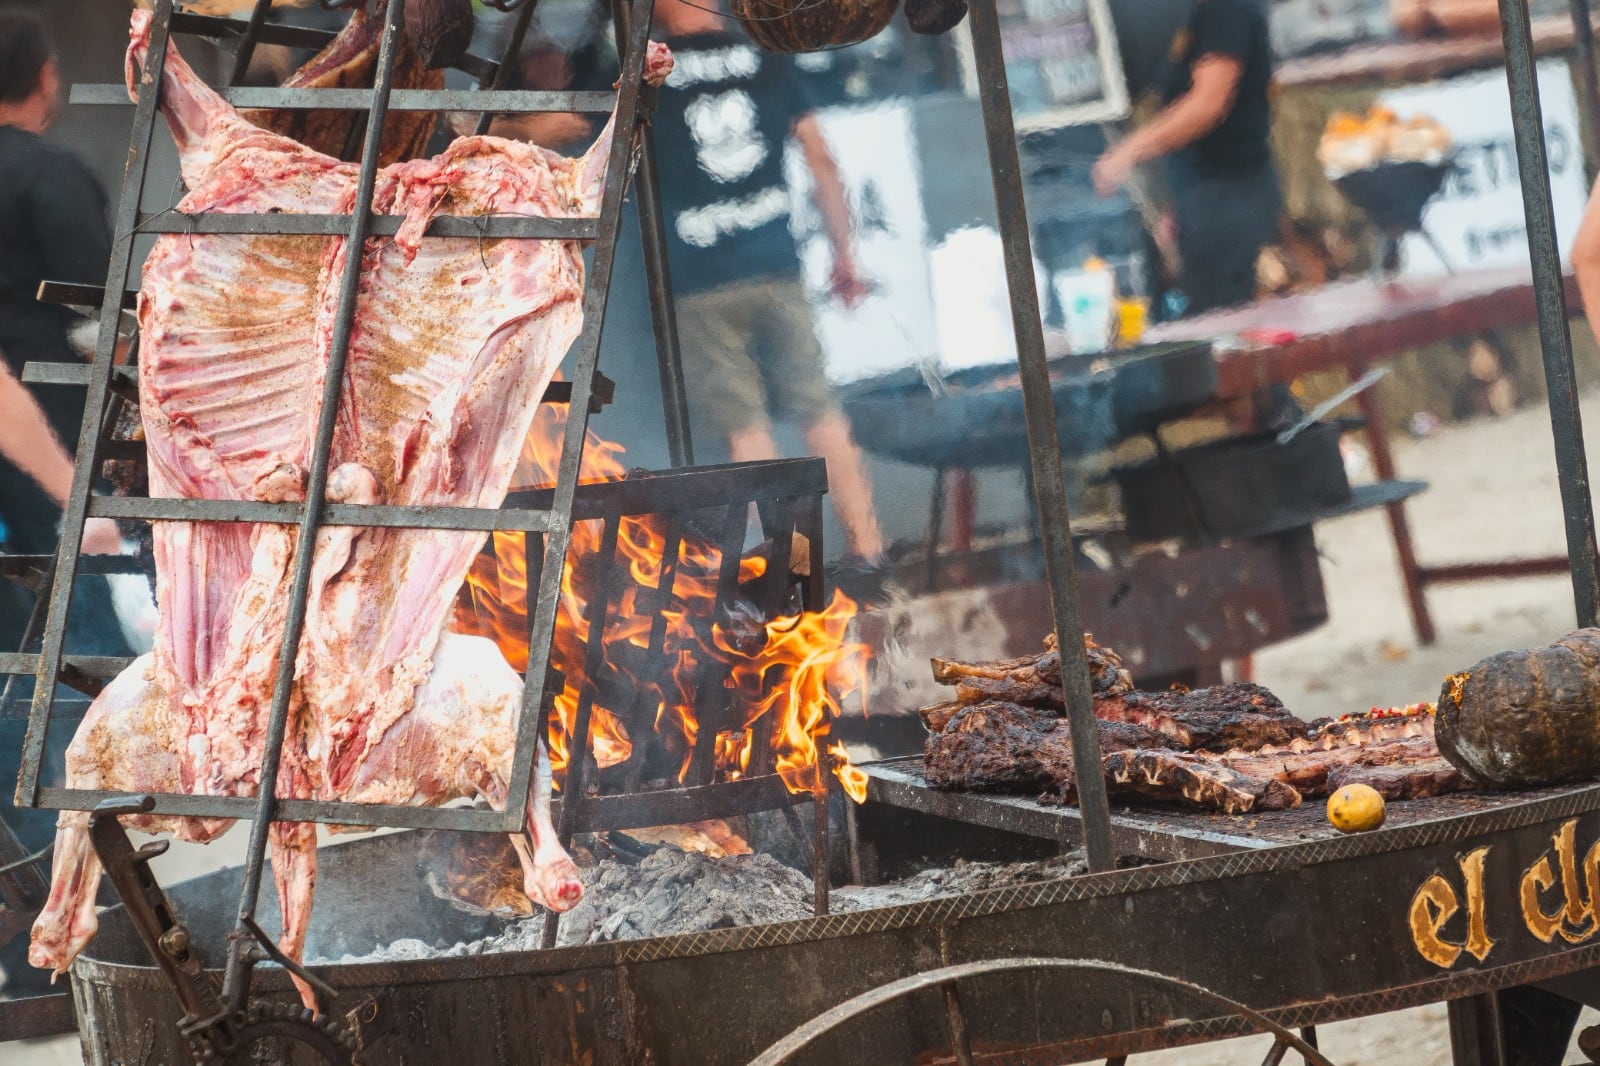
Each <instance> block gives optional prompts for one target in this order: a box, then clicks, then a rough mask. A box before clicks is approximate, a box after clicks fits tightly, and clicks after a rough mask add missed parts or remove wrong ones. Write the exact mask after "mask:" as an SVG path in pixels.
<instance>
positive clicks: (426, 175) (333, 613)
mask: <svg viewBox="0 0 1600 1066" xmlns="http://www.w3.org/2000/svg"><path fill="white" fill-rule="evenodd" d="M131 36H132V41H131V44H130V47H129V50H128V63H127V73H128V85H129V92H130V94H132V95H135V96H137V93H138V92H139V91H140V89H141V88H153V87H152V86H141V85H140V84H139V82H138V79H139V76H140V72H141V70H142V67H143V61H144V58H145V53H146V51H147V50H148V47H149V40H150V15H149V14H148V13H147V12H135V13H134V16H133V25H132V35H131ZM670 70H671V57H670V54H669V53H667V51H666V50H665V49H664V48H661V47H660V46H658V45H652V46H651V51H650V54H649V56H648V57H647V61H646V78H647V79H648V80H649V81H650V82H651V83H652V84H660V83H661V81H663V80H664V79H665V77H666V75H667V73H668V72H669V71H670ZM161 107H162V111H163V114H164V115H165V116H166V118H167V121H168V124H169V126H170V127H171V129H172V132H173V136H174V139H175V141H176V143H177V145H178V149H179V153H180V160H181V164H182V168H183V177H184V180H185V182H186V184H187V186H188V188H189V193H188V195H187V196H186V197H185V198H184V199H183V201H182V202H181V203H180V204H179V209H180V210H182V211H186V212H200V211H206V212H236V213H269V212H284V213H297V214H327V213H337V212H343V211H349V210H350V209H351V207H352V206H353V203H354V198H355V189H356V183H357V171H356V169H355V168H354V167H353V166H351V165H349V164H344V163H339V162H337V161H336V160H333V159H331V158H329V157H327V156H324V155H321V154H319V153H317V152H314V151H312V150H310V149H308V148H306V147H304V146H302V145H300V144H297V143H296V142H294V141H292V140H289V139H287V138H285V137H282V136H280V135H277V134H274V133H270V132H268V131H265V130H261V129H258V128H257V127H255V126H253V125H251V124H250V123H249V122H247V121H245V119H243V118H242V117H241V116H240V115H239V114H238V113H237V112H236V111H235V110H234V109H233V108H232V107H230V106H229V105H228V104H227V103H226V102H225V101H224V100H222V98H221V97H220V96H218V95H217V94H216V93H214V92H212V91H211V90H210V89H209V88H208V87H207V86H206V85H205V84H204V82H202V81H201V80H200V79H199V78H198V77H197V76H196V75H195V74H194V72H193V71H192V70H191V69H190V68H189V67H188V66H187V65H186V64H185V63H184V62H183V60H182V59H181V58H180V57H179V56H178V55H177V53H176V51H175V50H170V51H169V54H168V57H167V63H166V73H165V76H164V79H163V84H162V94H161ZM612 133H613V127H612V126H611V125H608V126H607V128H606V130H605V131H604V132H603V133H602V135H601V136H600V138H599V139H598V140H597V141H596V143H595V144H594V146H593V147H591V148H590V150H589V152H588V153H587V154H586V155H585V156H583V157H582V158H579V159H569V158H566V157H563V156H560V155H557V154H555V153H552V152H548V151H544V150H542V149H539V148H535V147H531V146H528V145H524V144H518V143H514V142H508V141H504V140H500V139H497V138H491V137H469V138H463V139H461V140H458V141H456V142H455V143H454V144H452V145H451V146H450V148H449V149H448V150H447V151H446V152H445V153H443V154H442V155H440V156H438V157H435V158H433V159H427V160H415V161H412V162H408V163H401V164H395V165H392V166H389V167H386V168H384V169H383V170H382V171H381V172H380V173H379V178H378V183H377V188H376V191H375V195H374V203H373V208H374V210H376V211H378V212H381V213H395V214H401V215H404V216H406V221H405V223H404V225H403V226H402V228H401V231H400V232H399V233H398V234H397V235H396V236H395V237H394V238H393V239H392V240H381V239H373V240H371V241H368V242H367V245H366V247H365V248H363V249H362V250H361V255H362V256H363V266H362V275H363V276H362V283H361V295H360V298H359V301H358V304H357V307H356V320H355V324H354V329H353V331H352V335H351V340H350V346H349V352H348V359H347V366H346V373H345V379H344V381H343V383H342V387H341V392H340V400H339V410H338V419H337V428H336V432H335V439H334V442H333V450H332V456H331V459H330V466H331V467H332V468H333V469H332V471H331V474H330V478H329V481H328V491H327V496H328V499H330V500H334V501H338V502H357V503H362V502H364V503H384V504H402V505H403V504H413V505H420V504H428V505H451V506H472V507H495V506H498V505H499V504H500V503H501V502H502V501H503V499H504V497H505V493H506V490H507V486H508V484H509V481H510V478H511V476H512V473H513V471H514V468H515V466H516V460H517V456H518V451H519V448H520V446H521V443H522V440H523V438H524V437H525V435H526V433H527V431H528V427H529V425H530V423H531V421H532V418H533V415H534V411H535V409H536V406H537V403H538V400H539V397H540V396H541V395H542V393H543V391H544V389H545V387H546V386H547V385H548V384H549V381H550V379H551V378H552V376H553V375H554V372H555V370H556V368H557V366H558V365H559V363H560V360H561V358H562V356H563V354H564V353H565V352H566V350H567V348H568V346H569V345H570V344H571V342H572V340H573V339H574V338H575V337H576V336H577V334H578V332H579V330H580V327H581V322H582V311H581V301H582V296H583V288H584V286H583V278H584V270H583V261H582V258H581V247H580V245H579V243H578V242H576V241H558V240H479V239H476V238H460V239H428V240H423V239H422V233H423V231H424V230H425V229H426V227H427V224H428V221H429V220H430V219H431V218H432V217H434V216H435V215H439V214H460V215H474V216H476V215H484V214H508V215H545V216H552V217H581V216H592V215H594V214H595V213H596V211H597V208H598V204H599V200H600V195H601V186H602V181H603V177H604V169H605V163H606V158H607V155H608V152H609V149H610V144H611V139H612ZM348 254H350V249H349V247H348V242H346V241H344V240H342V239H337V238H322V237H280V236H259V235H171V236H165V237H162V238H160V239H159V240H158V241H157V242H156V245H155V248H154V249H153V250H152V252H151V254H150V257H149V259H148V260H147V261H146V264H145V269H144V281H143V287H142V289H141V292H140V295H139V321H140V327H141V332H142V338H141V367H140V406H141V411H142V414H143V418H144V423H145V435H146V439H147V442H148V448H149V456H150V485H151V494H152V495H153V496H166V497H180V498H191V499H218V500H261V501H275V502H283V501H293V500H299V499H303V497H304V493H305V484H306V470H307V466H308V464H309V462H310V455H309V453H310V447H311V441H312V437H313V432H314V425H315V421H316V411H317V407H318V403H319V397H320V396H321V394H322V389H323V380H324V375H325V371H326V368H327V365H328V359H329V345H330V343H331V337H332V334H333V329H332V324H333V323H332V320H333V316H334V313H335V307H336V304H337V297H336V290H337V286H338V278H339V276H340V274H341V272H342V270H343V268H344V263H345V259H346V257H347V255H348ZM153 533H154V541H155V559H156V567H157V602H158V604H159V606H160V609H161V610H160V622H159V625H158V629H157V633H156V640H155V647H154V649H153V650H152V651H151V652H150V653H149V654H147V655H144V656H142V657H140V658H139V659H138V660H136V661H135V662H134V663H133V664H132V665H131V666H129V667H128V668H127V669H126V670H124V671H123V672H122V674H121V675H119V676H118V677H117V678H116V679H114V680H113V681H112V682H111V683H110V684H109V685H108V686H107V687H106V688H105V690H104V691H103V692H102V693H101V694H100V696H99V697H98V698H97V699H96V700H95V703H94V705H93V706H92V707H91V708H90V711H89V714H88V715H87V716H86V718H85V719H84V721H83V724H82V725H81V726H80V727H79V729H78V732H77V734H76V736H75V737H74V739H73V742H72V745H71V747H70V748H69V750H68V754H67V784H68V786H69V787H72V788H86V789H97V790H106V791H119V792H172V793H189V794H198V795H220V796H250V795H253V794H254V793H255V792H256V790H257V788H258V787H259V767H260V764H261V760H262V755H263V748H264V734H265V730H266V724H267V718H268V712H269V710H270V706H271V702H272V686H273V679H274V675H275V673H276V670H277V665H278V664H277V659H278V649H279V645H280V642H281V640H282V627H283V625H284V621H285V618H286V615H287V612H288V601H287V589H288V584H289V582H288V578H289V573H290V570H291V567H292V560H293V556H294V550H295V546H296V539H297V534H296V531H295V530H294V528H293V527H290V526H284V525H265V524H264V525H257V526H249V525H243V524H222V523H180V522H161V523H156V524H155V527H154V530H153ZM484 536H485V535H484V534H482V533H471V532H453V531H441V530H401V529H365V528H350V527H344V528H329V529H325V530H323V531H322V532H321V533H320V534H319V535H318V541H317V544H316V545H315V548H314V553H313V564H312V580H311V588H310V596H309V599H308V604H307V612H306V619H305V627H304V632H303V635H302V639H301V642H300V645H299V649H298V654H297V660H296V684H295V689H294V693H293V702H292V704H291V708H290V730H289V735H288V739H287V740H286V742H285V745H284V753H283V755H284V760H283V764H282V773H281V775H280V778H279V781H278V789H277V791H278V795H279V796H280V797H293V798H302V799H339V800H345V801H350V802H382V803H410V804H419V805H437V804H441V803H445V802H449V801H451V800H454V799H458V798H464V797H466V798H483V799H486V800H488V801H489V802H490V803H491V804H493V805H495V806H502V805H503V804H504V803H505V801H506V799H507V795H506V792H507V786H508V780H509V774H510V762H511V752H512V749H513V747H514V743H515V725H516V718H517V714H518V710H519V707H520V702H521V691H522V684H521V681H520V679H519V678H518V677H517V675H516V674H515V672H513V671H512V669H511V668H510V666H508V665H507V664H506V662H505V660H504V658H503V657H502V656H501V655H500V653H499V651H498V649H496V648H495V646H494V645H493V644H492V643H490V642H488V641H486V640H483V639H481V638H476V637H467V636H461V635H457V634H451V633H446V632H445V624H446V621H447V620H448V616H449V608H450V603H451V601H452V600H453V598H454V597H455V594H456V592H457V590H458V589H459V587H460V585H461V582H462V581H463V579H464V577H465V575H466V572H467V568H468V566H469V564H470V562H471V559H472V557H473V556H474V555H475V554H476V553H477V552H478V551H479V549H480V548H481V545H482V542H483V539H484ZM530 791H531V794H530V802H529V807H528V811H529V817H528V826H527V828H528V830H529V834H530V836H531V838H532V843H531V846H530V844H529V843H528V841H526V840H524V839H523V838H522V836H521V835H520V834H519V835H516V836H514V837H513V843H514V844H515V845H516V847H517V850H518V854H519V856H520V858H521V860H522V863H523V867H524V889H525V890H526V892H527V893H528V895H529V897H530V898H532V899H533V900H535V901H536V902H539V903H542V904H544V905H545V906H548V907H550V908H551V909H553V910H558V911H559V910H566V909H568V908H570V907H571V906H573V905H574V904H576V903H577V901H578V899H579V898H580V897H581V895H582V885H581V883H580V882H579V880H578V878H577V870H576V867H575V866H574V865H573V863H572V861H571V859H570V858H569V857H568V856H567V855H566V853H565V851H564V850H563V849H562V848H561V846H560V844H559V842H558V841H557V839H556V835H555V832H554V829H553V827H552V826H551V823H550V813H549V802H550V795H549V793H550V770H549V763H548V759H547V757H546V755H545V753H543V752H541V753H540V756H539V764H538V767H537V772H536V773H535V775H534V782H533V787H532V789H531V790H530ZM131 824H133V825H135V826H137V827H139V828H143V829H148V830H170V831H171V832H173V833H174V834H175V835H177V836H178V837H180V838H182V839H188V840H198V841H209V840H211V839H214V838H215V837H217V836H219V835H220V834H221V833H222V832H224V831H226V829H227V828H228V827H229V826H230V825H231V824H232V823H231V822H230V821H228V820H225V819H200V818H178V817H170V816H166V817H163V816H152V817H145V818H141V819H135V820H133V821H132V822H131ZM87 826H88V815H87V814H86V813H84V812H77V811H69V812H66V813H64V814H63V815H62V816H61V819H60V824H59V828H58V830H57V837H56V852H55V868H54V872H53V878H52V883H51V891H50V897H49V899H48V901H47V903H46V905H45V908H44V910H43V911H42V912H41V914H40V916H39V918H38V920H37V922H36V923H35V925H34V930H33V943H32V947H31V950H30V953H29V958H30V960H31V961H32V962H33V963H34V965H37V966H41V967H49V968H52V969H54V970H56V971H57V972H61V971H64V970H65V969H66V968H67V966H69V965H70V964H71V962H72V959H73V958H74V957H75V956H76V955H77V953H78V952H79V951H80V950H81V949H82V948H83V946H84V945H85V944H86V943H87V942H88V941H89V939H90V938H91V937H92V936H93V935H94V932H95V929H96V926H97V920H96V917H95V904H94V896H95V889H96V886H97V884H98V881H99V876H100V867H99V863H98V861H97V859H96V858H95V856H94V853H93V851H92V849H91V847H90V844H89V839H88V831H87ZM271 843H272V862H273V869H274V876H275V880H276V882H277V887H278V893H279V901H280V906H281V909H282V913H283V915H284V923H283V930H282V934H281V938H280V944H281V946H282V947H283V949H284V950H285V952H286V953H288V954H289V955H290V956H291V957H294V958H298V957H299V955H300V952H301V950H302V948H303V947H304V941H305V933H306V927H307V922H308V919H309V914H310V907H311V901H312V894H313V891H314V888H315V883H316V850H315V849H316V833H315V827H314V826H312V825H310V824H297V823H278V824H276V825H274V826H273V830H272V836H271ZM303 991H304V990H303Z"/></svg>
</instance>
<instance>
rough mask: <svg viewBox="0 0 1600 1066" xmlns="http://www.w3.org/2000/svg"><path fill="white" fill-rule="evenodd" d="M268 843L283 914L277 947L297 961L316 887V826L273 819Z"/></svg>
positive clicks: (308, 1001)
mask: <svg viewBox="0 0 1600 1066" xmlns="http://www.w3.org/2000/svg"><path fill="white" fill-rule="evenodd" d="M267 839H268V842H269V843H270V844H271V845H272V879H273V881H274V882H275V883H276V884H277V887H278V911H279V913H280V914H281V915H282V916H283V925H282V930H283V931H282V932H281V933H280V934H279V936H278V947H279V948H280V949H282V951H283V953H284V954H285V955H287V956H289V957H290V958H291V959H294V960H296V961H299V959H300V958H301V956H302V955H303V954H304V952H305V947H306V930H307V928H309V926H310V924H311V903H312V900H313V898H314V897H315V895H316V889H317V827H316V825H315V824H314V823H312V822H274V823H273V825H272V829H271V831H270V833H269V835H268V837H267ZM290 976H291V977H293V980H294V986H295V988H296V989H298V990H299V992H300V1002H302V1003H304V1004H305V1006H306V1009H307V1010H310V1011H315V1010H316V1009H317V998H316V996H315V995H314V994H313V993H312V991H311V986H310V985H308V984H306V983H305V982H304V981H302V980H300V978H298V977H294V976H293V975H292V974H291V975H290Z"/></svg>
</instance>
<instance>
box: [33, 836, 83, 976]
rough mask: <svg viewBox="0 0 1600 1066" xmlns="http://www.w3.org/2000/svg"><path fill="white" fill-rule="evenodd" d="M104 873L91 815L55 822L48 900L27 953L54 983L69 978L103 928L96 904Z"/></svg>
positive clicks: (40, 914) (36, 923)
mask: <svg viewBox="0 0 1600 1066" xmlns="http://www.w3.org/2000/svg"><path fill="white" fill-rule="evenodd" d="M100 873H101V870H100V857H99V856H98V855H96V854H95V853H94V848H93V847H91V846H90V845H89V813H88V812H87V811H64V812H62V815H61V817H60V819H59V820H58V821H57V822H56V848H55V865H54V867H53V869H52V870H51V873H50V896H49V898H48V899H46V900H45V904H44V909H43V910H42V911H40V912H39V917H38V918H37V919H35V921H34V923H33V942H32V944H30V945H29V947H28V962H29V963H31V964H32V965H34V966H37V967H39V968H40V969H48V970H51V971H53V972H52V974H51V979H52V980H54V979H55V976H56V975H59V974H63V973H66V971H67V967H68V966H71V965H72V960H73V959H75V958H77V956H78V952H80V951H82V950H83V946H84V945H85V944H87V943H88V942H89V941H90V940H91V939H92V938H93V937H94V934H95V930H97V929H99V928H100V919H99V918H98V917H97V916H96V915H95V904H94V896H95V891H96V890H97V889H98V888H99V887H100Z"/></svg>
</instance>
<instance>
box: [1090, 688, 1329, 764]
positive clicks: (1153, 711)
mask: <svg viewBox="0 0 1600 1066" xmlns="http://www.w3.org/2000/svg"><path fill="white" fill-rule="evenodd" d="M1094 713H1095V717H1097V718H1103V719H1106V720H1108V721H1115V722H1133V723H1135V724H1138V725H1142V726H1146V727H1148V728H1150V729H1154V730H1157V731H1159V732H1162V733H1165V734H1166V735H1167V736H1169V737H1171V738H1172V739H1173V740H1174V741H1176V742H1177V743H1176V746H1177V747H1180V748H1186V749H1188V750H1190V751H1227V750H1229V749H1233V748H1242V749H1245V750H1254V749H1256V748H1260V747H1264V746H1266V745H1268V744H1287V743H1289V742H1290V741H1292V740H1296V739H1298V738H1301V737H1304V736H1305V735H1306V733H1307V731H1308V727H1307V725H1306V723H1305V722H1304V721H1302V720H1301V719H1299V718H1296V717H1295V716H1294V715H1293V714H1291V713H1290V712H1289V710H1288V708H1286V707H1284V705H1283V704H1282V703H1281V702H1279V700H1278V697H1276V696H1274V695H1273V694H1272V693H1271V692H1268V691H1267V690H1266V689H1264V688H1262V687H1261V686H1260V685H1254V684H1251V683H1250V682H1248V681H1235V682H1232V683H1230V684H1226V685H1216V686H1214V687H1212V688H1197V689H1192V690H1188V691H1184V690H1180V689H1174V690H1172V691H1170V692H1128V693H1124V694H1122V695H1118V696H1108V697H1104V698H1099V699H1096V700H1095V701H1094Z"/></svg>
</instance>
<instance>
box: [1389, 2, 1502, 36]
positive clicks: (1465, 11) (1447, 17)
mask: <svg viewBox="0 0 1600 1066" xmlns="http://www.w3.org/2000/svg"><path fill="white" fill-rule="evenodd" d="M1389 15H1390V17H1391V18H1392V19H1393V20H1394V28H1395V29H1396V30H1398V31H1399V32H1400V34H1401V36H1404V37H1472V36H1480V35H1488V34H1498V33H1499V32H1500V5H1499V4H1498V3H1496V0H1392V2H1391V3H1390V5H1389Z"/></svg>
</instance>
